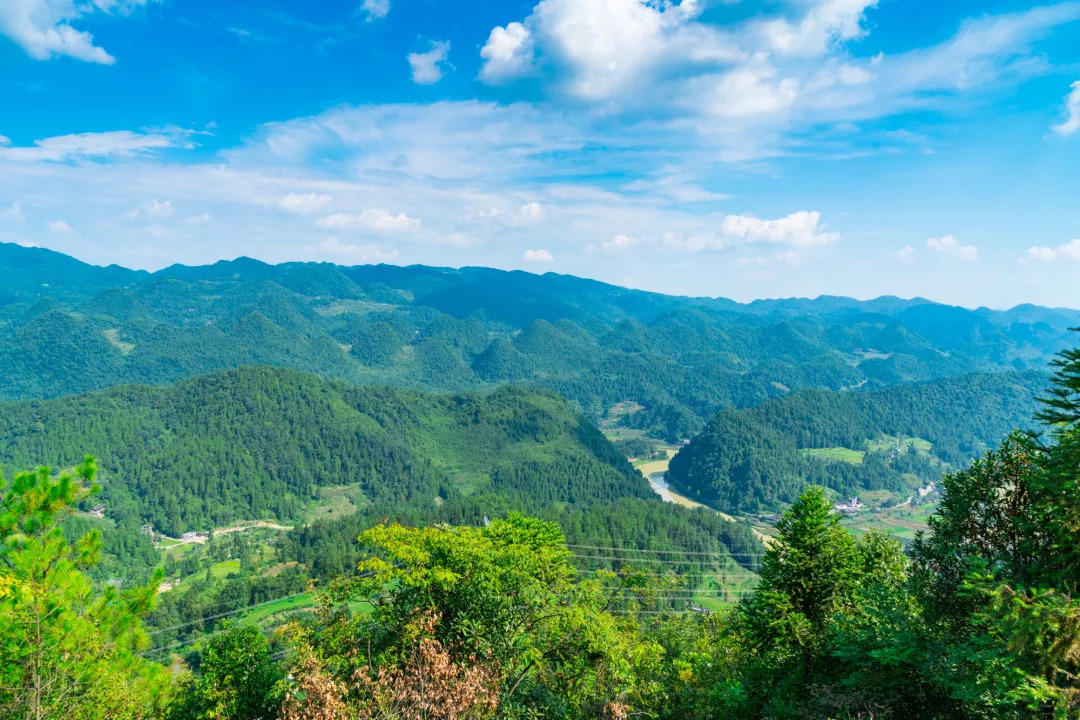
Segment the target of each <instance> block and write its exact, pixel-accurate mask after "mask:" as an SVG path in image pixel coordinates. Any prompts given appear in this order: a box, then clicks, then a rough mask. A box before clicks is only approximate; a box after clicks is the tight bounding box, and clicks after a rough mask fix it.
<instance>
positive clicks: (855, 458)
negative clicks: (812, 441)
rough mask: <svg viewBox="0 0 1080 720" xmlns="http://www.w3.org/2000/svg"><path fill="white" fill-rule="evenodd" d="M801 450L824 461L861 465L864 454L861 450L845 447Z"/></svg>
mask: <svg viewBox="0 0 1080 720" xmlns="http://www.w3.org/2000/svg"><path fill="white" fill-rule="evenodd" d="M803 452H804V453H806V454H807V455H809V456H810V457H813V458H817V459H818V460H824V461H825V462H846V463H850V464H852V465H862V462H863V457H865V455H866V453H865V452H863V451H862V450H852V449H851V448H846V447H828V448H808V449H806V450H804V451H803Z"/></svg>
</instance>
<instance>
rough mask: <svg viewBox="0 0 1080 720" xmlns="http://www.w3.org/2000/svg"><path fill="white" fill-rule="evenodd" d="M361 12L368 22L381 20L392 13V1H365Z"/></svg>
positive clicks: (361, 5) (361, 6)
mask: <svg viewBox="0 0 1080 720" xmlns="http://www.w3.org/2000/svg"><path fill="white" fill-rule="evenodd" d="M360 10H361V12H363V13H364V19H365V20H367V21H368V22H372V21H374V20H381V19H382V18H384V17H386V15H387V13H389V12H390V0H364V2H362V3H361V4H360Z"/></svg>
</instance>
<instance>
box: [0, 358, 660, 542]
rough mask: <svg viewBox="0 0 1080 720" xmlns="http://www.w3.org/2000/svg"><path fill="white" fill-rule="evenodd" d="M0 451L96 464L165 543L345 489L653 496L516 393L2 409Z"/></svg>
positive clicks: (241, 397)
mask: <svg viewBox="0 0 1080 720" xmlns="http://www.w3.org/2000/svg"><path fill="white" fill-rule="evenodd" d="M0 436H3V437H5V438H9V441H8V442H7V443H6V444H5V445H4V446H3V448H2V449H0V462H2V463H3V464H4V465H6V466H15V467H18V466H26V465H30V464H32V463H34V462H40V461H41V460H42V459H45V460H48V461H49V462H50V463H51V464H55V465H60V466H66V465H70V464H71V463H72V462H74V461H75V460H77V458H78V457H80V453H82V452H84V451H85V449H87V448H89V449H92V450H93V451H94V452H95V454H96V455H97V456H98V457H100V459H101V465H102V477H103V485H104V491H103V493H102V496H101V500H102V502H103V503H104V505H105V507H106V516H107V517H108V518H111V519H113V520H115V521H116V523H117V524H119V525H123V526H125V527H135V528H137V527H139V526H140V525H141V524H143V523H150V524H152V525H153V526H154V528H156V529H157V530H159V531H161V532H164V533H165V534H167V535H169V536H172V537H178V536H179V535H180V533H182V532H184V531H189V530H202V531H205V530H208V529H209V528H211V527H221V526H224V525H227V524H229V523H231V522H233V521H235V520H248V519H263V518H276V519H278V520H295V519H299V518H301V517H302V516H304V515H305V513H307V512H309V509H310V508H312V507H313V506H314V507H316V508H317V507H318V503H319V501H320V499H321V500H322V501H326V500H328V499H329V497H330V496H327V495H323V494H322V490H323V488H341V487H342V486H348V487H349V488H352V490H350V491H349V493H348V497H346V498H343V499H347V500H348V501H349V502H350V503H354V504H355V503H368V504H374V505H394V506H411V507H419V508H429V509H431V508H434V507H435V503H436V499H437V498H439V499H441V500H443V501H453V500H454V499H455V498H459V497H463V496H465V495H469V494H476V493H479V492H485V491H493V492H498V493H499V494H501V495H502V496H503V497H507V498H508V497H511V496H513V497H516V498H518V501H519V502H520V503H522V504H523V506H528V507H539V506H543V505H547V504H550V503H557V502H573V503H575V504H576V505H578V506H579V507H586V506H588V505H589V504H591V503H594V502H597V501H607V500H613V499H615V498H618V497H639V498H649V497H651V496H652V495H651V491H650V490H649V488H648V485H647V484H646V483H645V481H644V480H643V479H642V478H641V477H640V476H639V475H638V474H637V473H636V472H635V471H634V470H633V468H631V467H630V465H629V464H628V463H627V462H626V460H625V457H623V456H621V455H620V454H619V452H618V451H617V450H615V449H614V448H613V447H611V445H610V444H609V443H608V442H607V441H606V440H605V439H604V438H603V437H602V436H601V435H600V433H599V432H598V431H597V430H596V429H595V428H593V427H592V426H591V425H589V424H588V422H587V421H585V420H584V419H583V418H581V417H580V416H579V415H578V413H577V412H576V411H575V410H574V408H573V407H572V406H570V405H569V403H567V402H566V401H564V400H562V399H560V398H558V397H556V396H554V395H552V394H550V393H545V392H539V391H528V390H522V389H514V388H505V389H501V390H497V391H494V392H491V393H488V394H486V395H462V396H454V397H444V396H434V395H428V394H423V393H417V392H413V391H407V390H395V389H386V388H349V387H346V386H344V385H341V384H337V383H331V382H327V381H324V380H320V379H319V378H317V377H315V376H311V375H304V374H300V373H296V372H293V371H287V370H277V369H271V368H244V369H240V370H233V371H228V372H225V373H220V374H217V375H210V376H207V377H203V378H197V379H194V380H188V381H184V382H181V383H178V384H177V385H175V386H173V387H170V388H150V387H139V386H133V387H120V388H115V389H111V390H105V391H101V392H99V393H95V394H90V395H83V396H76V397H71V398H63V399H59V400H50V401H45V402H23V403H10V404H7V405H6V406H4V408H3V412H2V413H0ZM569 468H573V472H570V471H569ZM554 478H559V479H560V482H564V483H566V484H564V486H563V487H562V488H559V487H557V486H555V485H553V484H552V480H553V479H554ZM338 502H339V503H340V502H341V501H340V500H339V501H338ZM490 512H494V510H492V511H490ZM339 514H340V513H339ZM327 515H328V516H329V515H330V513H328V514H327Z"/></svg>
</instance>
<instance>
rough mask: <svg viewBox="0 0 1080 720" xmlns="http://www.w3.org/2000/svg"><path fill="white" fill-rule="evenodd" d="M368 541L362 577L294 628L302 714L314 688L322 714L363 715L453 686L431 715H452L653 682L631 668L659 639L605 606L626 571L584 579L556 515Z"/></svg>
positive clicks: (582, 705)
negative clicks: (352, 609)
mask: <svg viewBox="0 0 1080 720" xmlns="http://www.w3.org/2000/svg"><path fill="white" fill-rule="evenodd" d="M360 541H361V543H362V545H364V546H365V548H367V550H368V551H369V553H370V555H369V557H368V559H367V560H365V561H363V562H361V563H360V565H359V570H360V576H358V577H350V578H345V579H341V580H339V581H338V582H337V583H336V584H335V585H334V586H333V587H332V588H331V589H330V590H329V592H328V594H327V595H326V596H325V597H324V602H323V607H322V609H321V612H320V617H319V619H320V627H319V628H318V629H317V630H316V631H315V632H309V631H306V630H304V629H303V628H300V627H294V628H293V631H292V632H293V636H294V638H295V639H294V647H295V648H297V650H296V653H297V655H298V656H299V657H300V658H302V659H303V662H302V663H301V665H302V667H303V668H307V669H308V674H306V675H305V674H301V675H299V676H298V678H297V688H298V689H297V691H296V692H297V693H302V694H303V697H298V698H297V699H296V700H295V701H294V702H293V703H292V704H291V705H290V706H289V707H290V708H292V709H291V710H290V712H294V716H295V717H304V715H302V714H299V713H300V708H301V707H302V706H303V707H311V705H312V702H313V700H312V699H311V697H315V698H323V700H324V701H325V703H326V704H325V706H324V707H326V708H327V712H328V713H331V712H336V710H333V708H338V707H339V704H340V703H341V702H344V703H345V704H347V705H348V706H349V707H351V708H352V712H354V713H358V714H360V716H361V717H407V718H412V717H418V716H416V715H413V714H410V713H413V712H414V710H415V708H416V707H417V706H422V707H433V706H435V705H438V702H437V700H438V698H445V697H458V698H459V699H460V701H461V704H459V705H458V706H455V707H454V708H449V707H444V708H443V709H442V710H440V711H439V712H435V711H431V712H429V713H428V714H426V715H423V717H428V718H433V719H437V718H444V719H449V718H463V717H473V716H480V715H484V714H489V713H490V712H491V711H493V710H494V708H496V707H498V708H499V712H500V714H502V715H504V716H519V715H522V716H532V715H539V716H544V715H545V714H552V713H553V714H563V713H566V714H570V715H574V714H589V713H593V714H595V713H599V712H600V710H601V709H602V708H603V707H604V706H605V705H607V704H610V703H616V704H618V705H619V706H620V707H622V706H623V705H627V704H628V705H631V706H632V705H634V704H635V703H638V702H645V701H644V700H643V698H644V696H646V695H648V693H649V692H651V690H650V687H649V683H648V682H645V683H642V682H640V679H641V678H642V677H647V673H638V672H636V670H635V669H636V668H639V667H641V666H642V665H648V664H649V663H650V662H653V660H655V658H656V657H658V656H659V649H658V648H657V647H656V646H655V645H653V644H650V643H647V642H642V643H636V642H635V628H636V623H635V621H634V619H633V618H630V617H625V616H623V617H618V616H615V615H613V614H612V613H610V612H608V610H609V608H611V607H612V606H613V604H614V603H615V602H616V597H617V596H618V595H619V592H618V590H612V589H610V586H612V585H616V586H619V587H623V586H625V584H626V583H628V582H630V581H629V580H626V579H623V580H620V579H619V578H617V577H616V575H615V573H610V572H605V573H602V574H601V576H602V578H603V579H585V580H581V579H580V578H579V577H578V576H577V574H576V572H575V569H574V568H573V567H571V566H570V564H569V560H570V551H569V550H568V549H567V548H566V546H565V544H564V539H563V535H562V532H561V530H560V529H559V527H558V525H556V524H555V523H551V522H544V521H541V520H536V519H532V518H526V517H523V516H521V515H516V514H511V515H510V516H509V517H508V518H507V519H506V520H494V521H492V522H491V524H490V526H487V527H481V528H477V527H449V526H445V525H437V526H433V527H427V528H419V529H414V528H405V527H401V526H398V525H389V526H386V525H378V526H375V527H373V528H371V529H369V530H367V531H366V532H364V533H363V534H362V535H361V536H360ZM643 590H645V588H643ZM360 600H364V601H366V602H368V603H370V604H371V606H372V607H373V608H374V609H373V611H372V613H371V614H370V615H368V616H361V617H351V616H350V614H349V613H348V612H346V611H345V608H347V603H349V602H352V603H356V602H357V601H360ZM630 607H632V606H630ZM420 677H425V678H427V679H428V680H430V681H433V682H434V683H435V684H432V685H423V686H422V689H418V691H417V692H419V693H420V695H419V696H414V697H412V699H411V700H408V698H407V697H406V695H407V694H404V695H403V694H402V693H399V690H401V689H403V688H405V687H406V686H407V685H408V684H409V682H410V679H412V680H415V679H417V678H420ZM305 684H306V685H305ZM305 686H306V687H309V688H311V689H310V691H308V690H303V691H301V690H299V688H302V687H305ZM327 688H339V689H340V690H339V691H331V692H326V689H327ZM309 692H310V696H309V695H308V693H309ZM407 700H408V701H407ZM466 700H467V701H468V702H466ZM406 701H407V702H406ZM409 708H412V709H409ZM305 712H306V711H305ZM395 713H396V714H395ZM328 716H329V715H328Z"/></svg>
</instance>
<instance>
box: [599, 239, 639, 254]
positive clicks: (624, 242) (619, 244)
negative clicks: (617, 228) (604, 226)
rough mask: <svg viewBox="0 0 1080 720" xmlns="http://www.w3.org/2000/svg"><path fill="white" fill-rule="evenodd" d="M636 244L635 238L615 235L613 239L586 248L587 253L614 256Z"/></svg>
mask: <svg viewBox="0 0 1080 720" xmlns="http://www.w3.org/2000/svg"><path fill="white" fill-rule="evenodd" d="M637 244H638V241H637V240H636V239H635V238H632V237H630V236H628V235H622V234H619V235H616V236H615V237H613V238H610V239H608V240H604V241H603V242H602V243H600V244H599V245H592V246H590V247H589V248H588V250H589V252H591V253H594V254H600V255H616V254H621V253H625V252H627V251H628V250H630V248H632V247H634V246H635V245H637Z"/></svg>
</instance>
